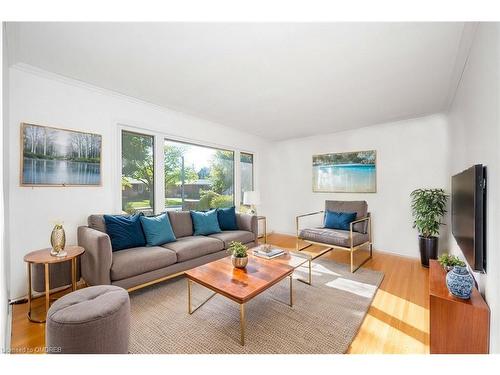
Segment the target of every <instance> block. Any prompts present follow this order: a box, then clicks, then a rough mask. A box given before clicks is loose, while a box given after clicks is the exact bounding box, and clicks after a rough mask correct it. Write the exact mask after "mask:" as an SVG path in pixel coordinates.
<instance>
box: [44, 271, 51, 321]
mask: <svg viewBox="0 0 500 375" xmlns="http://www.w3.org/2000/svg"><path fill="white" fill-rule="evenodd" d="M49 285H50V284H49V264H48V263H45V315H47V313H48V312H49V307H50V287H49Z"/></svg>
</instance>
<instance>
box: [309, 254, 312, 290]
mask: <svg viewBox="0 0 500 375" xmlns="http://www.w3.org/2000/svg"><path fill="white" fill-rule="evenodd" d="M311 284H312V264H311V259H309V285H311Z"/></svg>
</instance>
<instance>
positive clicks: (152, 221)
mask: <svg viewBox="0 0 500 375" xmlns="http://www.w3.org/2000/svg"><path fill="white" fill-rule="evenodd" d="M141 225H142V230H143V231H144V236H145V237H146V246H159V245H163V244H165V243H167V242H172V241H175V235H174V231H173V230H172V226H171V225H170V220H169V219H168V215H167V214H165V213H164V214H161V215H158V216H150V217H148V216H141Z"/></svg>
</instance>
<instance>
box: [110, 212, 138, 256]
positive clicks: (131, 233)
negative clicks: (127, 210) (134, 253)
mask: <svg viewBox="0 0 500 375" xmlns="http://www.w3.org/2000/svg"><path fill="white" fill-rule="evenodd" d="M141 215H142V214H138V215H131V216H123V215H104V221H105V222H106V233H107V234H108V235H109V238H110V239H111V247H112V250H113V251H118V250H123V249H130V248H133V247H139V246H145V245H146V238H145V237H144V232H143V231H142V226H141V221H140V217H141Z"/></svg>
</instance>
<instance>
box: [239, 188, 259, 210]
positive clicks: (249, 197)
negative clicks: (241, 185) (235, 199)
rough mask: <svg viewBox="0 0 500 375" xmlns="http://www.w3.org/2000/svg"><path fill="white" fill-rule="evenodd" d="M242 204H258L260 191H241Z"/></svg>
mask: <svg viewBox="0 0 500 375" xmlns="http://www.w3.org/2000/svg"><path fill="white" fill-rule="evenodd" d="M243 204H246V205H249V206H251V205H258V204H260V193H259V192H258V191H245V192H244V193H243Z"/></svg>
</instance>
